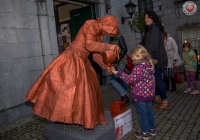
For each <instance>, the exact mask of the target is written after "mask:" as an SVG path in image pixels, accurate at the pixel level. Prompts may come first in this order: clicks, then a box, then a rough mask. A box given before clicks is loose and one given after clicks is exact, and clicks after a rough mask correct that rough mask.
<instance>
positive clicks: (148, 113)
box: [136, 101, 155, 133]
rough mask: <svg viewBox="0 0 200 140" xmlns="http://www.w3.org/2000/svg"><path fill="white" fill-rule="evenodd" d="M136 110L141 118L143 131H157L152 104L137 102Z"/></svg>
mask: <svg viewBox="0 0 200 140" xmlns="http://www.w3.org/2000/svg"><path fill="white" fill-rule="evenodd" d="M136 109H137V112H138V116H139V122H140V127H141V131H142V132H144V133H146V132H148V131H149V129H155V122H154V114H153V110H152V102H140V101H136Z"/></svg>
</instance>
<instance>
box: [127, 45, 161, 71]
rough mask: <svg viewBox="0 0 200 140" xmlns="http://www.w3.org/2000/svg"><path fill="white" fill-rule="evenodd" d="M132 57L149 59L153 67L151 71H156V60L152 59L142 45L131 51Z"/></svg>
mask: <svg viewBox="0 0 200 140" xmlns="http://www.w3.org/2000/svg"><path fill="white" fill-rule="evenodd" d="M131 55H135V56H142V58H147V59H148V60H149V62H150V63H151V65H152V67H151V69H152V70H153V69H154V64H156V63H157V61H156V60H154V59H152V58H151V56H150V54H149V53H148V52H147V50H146V49H145V48H144V47H143V46H142V45H137V46H136V47H134V48H133V49H132V50H131Z"/></svg>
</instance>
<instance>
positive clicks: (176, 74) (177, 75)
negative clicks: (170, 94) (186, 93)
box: [173, 66, 183, 84]
mask: <svg viewBox="0 0 200 140" xmlns="http://www.w3.org/2000/svg"><path fill="white" fill-rule="evenodd" d="M173 78H174V81H175V82H176V83H177V84H182V83H183V79H182V77H181V75H180V73H179V72H178V70H177V66H174V72H173Z"/></svg>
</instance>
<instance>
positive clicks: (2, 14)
mask: <svg viewBox="0 0 200 140" xmlns="http://www.w3.org/2000/svg"><path fill="white" fill-rule="evenodd" d="M63 1H64V0H63ZM72 1H73V0H72ZM74 1H78V2H85V3H92V4H94V5H95V9H96V17H102V16H105V15H107V14H111V15H115V16H116V17H117V18H118V20H119V29H120V31H121V33H122V35H123V36H124V38H125V41H126V43H127V46H128V50H129V51H130V50H131V48H132V47H134V46H135V45H137V44H138V43H139V42H140V40H141V33H133V32H131V31H130V28H129V26H128V24H127V21H125V23H124V24H122V23H121V17H128V16H129V15H128V14H127V13H126V9H125V7H124V5H125V4H127V3H128V2H129V0H74ZM179 1H180V2H175V0H132V2H133V3H134V4H136V5H137V7H136V12H139V11H140V10H141V9H142V7H145V8H146V9H153V10H154V11H155V12H156V13H157V14H158V15H160V16H161V18H162V22H163V24H164V25H165V29H166V31H167V32H168V33H169V34H170V35H171V36H172V37H173V38H174V39H175V40H176V42H177V43H178V45H179V52H180V53H181V51H182V49H181V44H182V42H183V36H185V34H187V30H191V39H193V40H194V38H192V37H194V34H195V33H196V32H195V30H197V31H198V32H197V33H196V34H197V35H198V34H199V35H200V12H199V11H200V10H197V13H196V14H195V15H193V16H187V15H185V14H184V13H183V11H182V5H183V3H184V1H181V0H179ZM194 2H195V3H196V4H197V6H198V8H199V7H200V1H198V0H194ZM0 18H1V20H0V50H1V51H0V124H4V123H8V122H11V121H14V120H16V119H18V118H21V117H23V116H26V115H28V114H30V113H31V109H32V108H31V107H29V106H28V105H27V104H26V103H25V99H24V96H25V94H26V93H27V91H28V90H29V88H30V87H31V85H32V84H33V83H34V82H35V80H36V79H37V78H38V76H39V75H40V74H41V73H42V71H43V70H44V69H45V68H46V67H47V66H48V64H49V63H50V62H51V61H52V60H53V59H54V58H55V57H56V56H57V55H58V43H57V33H56V25H55V15H54V8H53V0H1V1H0ZM133 18H134V17H133ZM193 29H194V30H193ZM183 34H184V35H183ZM196 34H195V36H196ZM105 40H106V39H105ZM196 42H197V43H198V41H195V43H196Z"/></svg>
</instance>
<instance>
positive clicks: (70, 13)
mask: <svg viewBox="0 0 200 140" xmlns="http://www.w3.org/2000/svg"><path fill="white" fill-rule="evenodd" d="M54 13H55V23H56V32H57V38H58V50H59V53H62V52H63V51H64V50H65V49H66V48H67V47H68V46H69V44H70V43H71V42H72V41H73V40H74V39H75V37H76V34H77V33H78V31H79V29H80V28H81V27H82V25H83V24H84V23H85V21H86V20H88V19H96V12H95V3H85V2H80V0H79V1H78V0H54ZM89 60H90V62H91V64H92V66H93V68H94V69H95V71H96V73H97V76H98V80H99V83H100V84H103V78H102V69H101V67H100V66H99V65H98V64H97V63H95V62H94V61H93V60H92V57H91V56H89Z"/></svg>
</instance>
